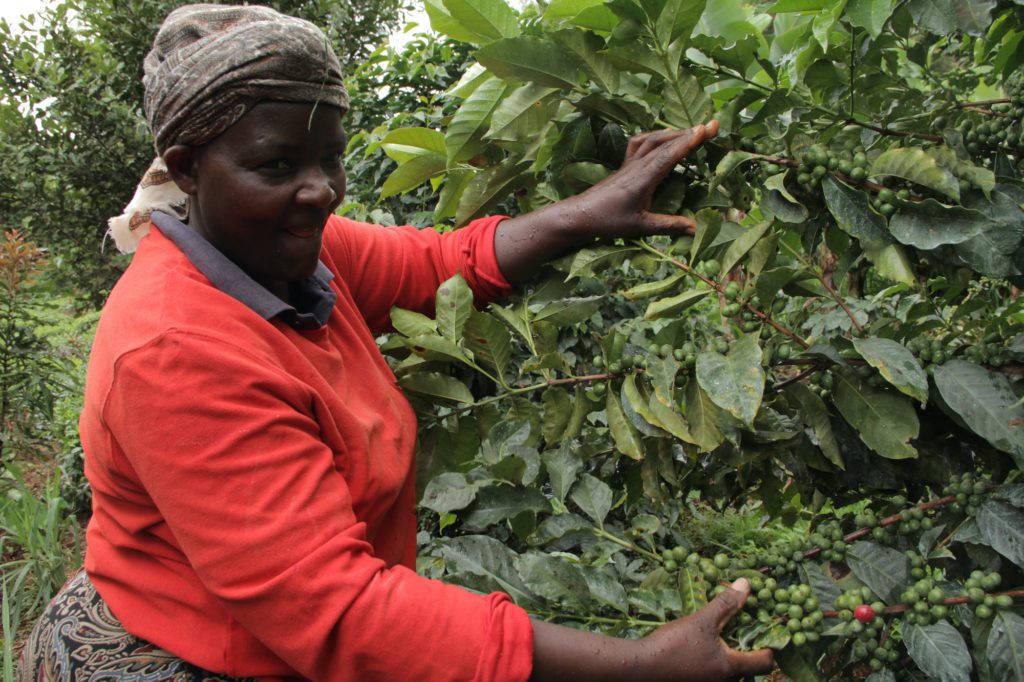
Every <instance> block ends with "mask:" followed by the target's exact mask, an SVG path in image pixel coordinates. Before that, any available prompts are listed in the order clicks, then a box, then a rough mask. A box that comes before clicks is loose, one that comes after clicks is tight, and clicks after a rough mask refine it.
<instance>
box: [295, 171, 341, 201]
mask: <svg viewBox="0 0 1024 682" xmlns="http://www.w3.org/2000/svg"><path fill="white" fill-rule="evenodd" d="M337 199H338V192H337V190H336V189H335V188H334V186H333V183H332V182H331V178H330V176H328V175H326V174H325V173H323V172H311V173H309V174H307V176H306V177H305V178H304V179H303V182H302V186H301V187H299V190H298V192H297V193H296V195H295V200H296V201H297V202H298V203H300V204H305V205H308V206H316V207H317V208H328V207H330V206H331V205H332V204H333V203H334V202H335V201H337Z"/></svg>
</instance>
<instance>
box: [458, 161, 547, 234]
mask: <svg viewBox="0 0 1024 682" xmlns="http://www.w3.org/2000/svg"><path fill="white" fill-rule="evenodd" d="M529 166H530V162H529V161H527V160H523V159H516V157H514V156H510V157H508V158H507V159H505V160H504V161H503V162H501V163H500V164H498V165H497V166H491V167H490V168H488V169H487V170H485V171H481V172H479V173H477V174H476V176H475V177H474V178H473V179H472V180H471V181H470V183H469V186H468V187H467V188H466V191H465V192H463V194H462V199H460V200H459V208H458V209H457V210H456V212H455V224H456V225H464V224H466V223H467V222H469V221H470V220H472V219H474V218H478V217H480V216H481V215H483V214H484V213H486V212H487V211H488V210H490V209H491V208H492V207H494V206H495V205H496V204H498V203H499V202H500V201H501V200H502V199H504V198H505V197H506V196H508V195H509V193H511V192H512V191H513V190H514V189H515V188H516V187H518V186H520V185H522V184H523V183H525V182H526V181H527V178H526V177H524V176H523V172H524V171H525V170H526V169H527V168H529Z"/></svg>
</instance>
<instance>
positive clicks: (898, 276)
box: [0, 0, 1024, 680]
mask: <svg viewBox="0 0 1024 682" xmlns="http://www.w3.org/2000/svg"><path fill="white" fill-rule="evenodd" d="M172 5H173V3H165V2H141V1H140V2H136V1H134V0H130V1H129V2H121V3H111V2H105V1H104V2H89V3H84V2H64V3H60V4H58V5H56V6H55V8H54V10H53V11H52V12H50V13H48V14H47V15H46V16H45V17H44V18H43V20H42V21H41V22H40V23H39V24H38V25H37V27H36V28H35V29H31V30H28V31H26V32H22V33H20V34H15V33H14V32H13V31H11V30H10V28H9V27H6V26H0V45H2V48H0V88H2V90H0V92H2V95H0V215H2V216H3V219H4V221H5V227H17V228H20V230H21V232H20V233H19V234H18V235H15V236H8V238H7V239H8V242H9V243H10V242H11V240H21V241H20V243H23V244H31V246H30V248H31V249H45V254H46V257H47V261H48V264H47V265H45V266H43V265H42V264H41V263H38V262H37V264H36V268H37V273H36V284H35V285H34V287H36V288H35V289H34V290H32V293H31V295H30V296H29V295H28V294H26V295H25V296H24V297H21V296H20V295H19V298H18V299H17V304H18V305H23V306H24V307H23V308H22V309H21V311H22V312H19V313H18V314H17V317H18V319H19V323H18V325H16V328H18V329H25V330H28V331H27V332H24V334H28V336H23V337H20V338H29V336H31V337H32V338H34V339H35V341H34V342H33V343H36V342H38V343H42V344H43V345H37V346H35V348H36V350H35V351H33V352H34V353H35V354H34V355H20V356H18V361H19V362H22V361H26V362H27V361H32V362H36V361H41V359H45V358H50V357H54V356H60V357H63V358H65V359H66V362H67V363H69V364H66V365H65V369H64V370H61V371H60V372H59V373H58V374H59V376H60V377H61V379H62V381H61V382H60V383H61V388H60V389H59V390H57V391H51V393H52V394H53V395H51V397H45V392H44V393H41V394H40V395H41V396H44V397H42V398H39V399H36V398H31V399H30V400H29V399H28V398H29V396H30V395H31V394H30V393H25V392H22V393H19V394H18V395H19V397H20V399H25V400H24V402H25V404H27V405H29V406H30V408H31V409H28V410H27V411H26V410H25V409H23V410H22V411H21V412H19V414H21V415H23V416H24V417H25V419H23V420H22V421H20V422H19V433H26V434H27V433H33V431H32V429H31V428H27V427H26V428H22V426H23V425H28V426H31V424H33V423H35V424H40V423H51V422H52V424H53V428H52V429H51V431H50V432H49V433H48V434H43V433H41V432H34V433H36V436H38V438H37V437H36V436H33V438H36V441H35V442H36V443H48V444H49V445H48V449H47V448H45V447H43V448H42V449H41V450H39V451H41V452H49V453H51V455H52V453H58V454H59V457H60V458H61V462H62V466H63V467H64V468H65V469H66V471H67V472H68V473H67V475H65V476H63V477H62V479H61V480H59V481H57V479H54V481H51V483H50V484H49V487H48V488H46V487H45V486H42V487H43V488H44V489H43V490H39V488H40V487H41V486H39V485H38V484H37V485H35V486H34V489H31V488H30V489H27V492H28V493H29V494H25V493H26V490H22V489H21V488H19V487H18V486H19V485H20V484H18V483H16V482H13V481H12V482H11V483H10V484H9V485H8V491H9V494H8V495H7V497H6V498H5V499H6V500H8V502H6V503H5V504H4V505H3V506H0V521H2V525H3V526H4V527H5V529H8V530H6V534H5V543H6V544H5V545H4V547H3V548H2V551H0V557H2V558H3V560H4V562H5V566H4V576H5V578H4V585H5V587H7V588H8V589H7V591H6V592H5V595H4V596H5V600H4V601H5V609H4V613H5V619H4V633H5V638H4V642H5V647H6V650H5V656H6V660H8V661H9V660H10V658H9V653H10V645H11V636H10V632H11V631H12V628H16V627H17V621H18V620H19V617H20V615H22V614H30V613H31V611H32V608H33V605H36V604H38V603H39V599H40V598H41V599H43V600H45V597H39V596H38V595H42V594H46V593H47V590H48V589H52V587H48V586H49V585H52V584H53V583H52V580H51V578H50V577H49V576H52V575H56V574H57V573H58V572H60V571H62V570H63V567H62V564H61V560H62V559H61V557H67V552H66V550H68V549H69V548H71V549H73V545H74V543H73V542H69V541H68V540H67V537H68V535H67V532H66V530H62V529H61V528H60V524H59V523H58V524H54V523H50V522H48V523H45V524H43V523H35V522H32V521H31V519H34V518H35V519H40V518H51V517H50V516H48V514H54V513H55V514H56V517H53V518H63V516H62V513H61V510H62V509H64V508H66V506H67V503H66V501H67V500H74V501H75V504H79V503H80V502H81V501H83V500H84V499H86V498H85V494H86V493H87V491H86V490H85V486H84V483H83V482H82V480H81V477H80V462H79V454H80V449H77V448H78V446H77V439H76V438H75V436H74V426H73V425H74V420H75V418H76V417H77V414H76V412H77V406H76V402H75V401H76V399H77V396H78V395H80V386H79V385H78V382H80V380H81V379H80V377H81V364H80V363H81V357H82V354H81V353H80V350H81V349H82V348H83V347H84V345H85V344H87V342H88V336H89V334H90V329H91V324H92V322H93V321H94V319H95V318H94V313H93V312H92V311H93V310H94V309H95V306H96V305H97V304H98V303H100V302H101V301H102V299H103V298H104V296H105V292H106V291H107V290H108V288H109V286H110V285H111V283H112V282H113V280H114V279H115V278H116V275H117V273H118V272H119V270H120V268H122V267H123V265H124V261H123V260H121V259H120V258H119V257H116V256H112V255H111V253H110V252H109V251H108V252H106V253H101V252H99V251H98V250H97V249H96V245H97V244H98V243H99V242H100V238H101V236H102V233H103V231H104V229H105V221H106V218H107V217H108V216H109V215H111V214H112V213H114V212H116V211H117V210H118V209H119V208H120V207H121V206H122V205H123V204H124V202H125V201H126V200H127V199H128V198H129V197H130V195H131V193H132V191H133V190H134V184H135V182H136V181H137V179H138V176H139V174H140V173H141V171H142V170H143V169H144V168H145V166H146V165H147V164H148V162H149V159H150V157H151V153H152V152H151V147H150V142H149V141H148V139H147V137H146V133H145V127H144V123H143V121H142V119H141V115H140V110H139V101H140V97H139V93H138V87H139V86H138V79H139V75H140V73H141V58H142V56H143V55H144V53H145V51H146V49H148V46H149V44H150V42H151V36H152V32H153V31H154V30H155V27H156V26H157V24H158V22H159V20H160V18H161V17H162V16H163V15H164V14H165V13H166V11H167V9H168V8H169V7H171V6H172ZM280 7H281V8H282V9H284V10H285V11H289V12H292V13H296V14H299V15H300V16H305V17H306V18H310V19H311V20H313V21H315V22H317V23H318V24H320V25H321V26H324V27H326V28H328V30H329V31H330V34H331V36H332V39H333V40H335V41H336V45H337V46H338V47H339V48H340V49H341V51H342V52H343V53H344V54H346V55H348V58H349V59H351V60H359V61H360V63H361V65H360V66H358V67H355V66H354V64H353V65H352V68H350V69H349V70H350V71H351V73H352V76H351V78H350V81H349V85H350V90H351V91H352V94H353V113H352V114H351V115H350V118H349V123H348V130H349V134H350V145H349V152H350V154H349V169H350V195H349V201H348V203H347V204H346V206H344V207H343V208H342V210H343V211H344V212H347V213H348V214H350V215H353V216H355V217H359V218H369V219H372V220H374V221H377V222H381V223H390V222H408V223H413V224H417V225H426V224H430V223H440V224H445V225H449V224H452V225H460V224H462V223H464V222H466V221H467V220H469V219H471V218H473V217H475V216H478V215H482V214H484V213H487V212H505V213H509V212H514V211H525V210H530V209H532V208H536V207H538V206H541V205H544V204H546V203H549V202H551V201H555V200H557V199H559V198H562V197H565V196H569V195H571V194H575V193H577V192H580V191H584V190H586V189H587V188H589V187H590V186H592V185H594V184H595V183H597V182H598V181H599V180H600V179H601V178H603V177H605V176H606V175H607V174H609V173H610V172H612V170H613V169H614V168H616V167H617V166H618V164H619V162H620V161H621V159H622V155H623V153H624V148H625V143H626V140H627V138H628V136H629V135H631V134H635V133H637V132H640V131H642V130H647V129H651V128H656V127H661V126H666V125H668V126H687V125H691V124H694V123H697V122H701V121H704V120H707V119H708V118H709V117H711V116H714V117H715V118H717V119H718V120H719V121H720V123H721V127H722V132H721V134H720V135H719V137H718V139H716V140H715V141H714V142H713V143H709V144H707V145H705V148H704V149H703V150H702V151H701V152H700V153H698V154H697V155H695V156H694V158H692V159H690V160H688V161H687V162H686V163H685V164H682V165H680V166H679V167H678V168H677V169H676V171H675V172H674V173H673V175H672V176H671V177H670V178H669V179H668V180H667V181H666V182H665V183H664V185H663V186H662V187H661V188H660V190H659V192H658V195H657V199H656V203H657V207H658V208H659V209H660V210H664V211H669V212H687V213H688V214H690V215H692V216H694V217H695V219H696V220H697V223H698V230H697V233H696V234H695V235H694V236H693V237H692V238H684V239H680V240H674V241H673V240H668V239H651V240H647V241H644V242H637V243H608V244H594V245H592V246H590V247H588V248H586V249H584V250H582V251H580V252H579V253H577V254H573V255H569V256H567V257H565V258H563V259H561V260H559V261H557V262H556V263H554V264H553V265H552V267H551V268H550V269H549V270H547V271H546V272H544V273H541V274H540V276H538V278H537V280H536V281H535V282H534V283H533V284H532V285H531V286H529V287H527V288H526V289H525V290H524V292H523V294H522V295H521V296H520V297H517V298H516V299H514V300H512V301H508V302H504V303H502V304H501V305H493V306H491V307H490V308H488V309H487V310H474V309H473V308H472V306H471V298H470V297H469V296H468V292H467V291H466V288H465V285H464V283H463V282H461V281H460V280H459V279H454V280H452V281H450V282H448V283H446V284H445V285H444V287H442V289H441V291H440V292H439V297H438V306H437V315H436V319H430V318H426V317H423V316H421V315H417V314H415V313H411V312H409V311H401V310H395V311H394V312H393V322H394V327H395V329H396V330H397V333H396V334H394V335H391V336H390V337H389V338H387V339H382V348H383V349H384V350H385V352H386V353H388V354H389V356H390V357H391V359H392V361H393V366H394V369H395V371H396V374H397V375H398V376H399V378H400V381H401V383H402V385H403V387H404V388H405V389H406V390H407V392H408V394H409V396H410V398H411V399H412V400H413V401H414V404H415V405H416V406H417V408H418V410H419V412H420V414H421V418H422V429H421V433H420V452H421V453H422V457H421V475H420V482H421V486H422V488H423V500H422V503H423V510H424V511H423V513H422V515H421V519H422V528H423V531H422V532H421V534H420V544H421V556H422V559H421V562H420V569H421V571H422V572H423V573H425V574H427V575H433V576H437V577H444V578H446V579H448V580H451V581H454V582H457V583H460V584H463V585H466V586H468V587H470V588H473V589H479V590H491V589H500V590H503V591H506V592H508V593H509V594H511V595H512V596H513V598H515V599H516V600H517V601H519V602H520V603H521V604H523V605H524V606H526V607H527V608H528V609H529V610H530V611H531V612H533V613H535V614H537V615H539V616H541V617H546V618H550V619H552V620H556V621H559V622H564V623H569V624H575V625H578V626H580V627H589V628H595V629H601V630H604V631H607V632H610V633H614V634H624V635H639V634H641V633H643V632H645V631H647V630H648V629H650V628H651V627H654V626H656V625H657V624H659V623H661V622H664V621H665V620H666V619H668V618H672V617H676V616H678V615H681V614H685V613H688V612H691V611H693V610H695V609H697V608H699V607H700V606H701V605H702V604H703V603H704V602H705V601H706V600H707V599H708V598H709V597H710V596H712V595H713V593H714V591H715V590H716V589H720V587H718V583H719V581H720V580H724V579H731V578H733V577H735V576H737V575H747V576H748V577H750V578H751V579H752V580H753V581H754V582H755V587H756V588H757V589H756V591H755V597H754V599H752V600H751V603H750V605H749V607H748V609H747V610H746V612H745V614H743V616H741V617H740V618H739V619H737V622H736V623H735V624H734V626H733V628H732V629H731V630H730V632H729V636H730V637H731V638H732V639H733V641H734V642H735V643H737V644H738V645H741V646H762V645H771V646H774V647H776V648H777V650H778V657H777V658H778V660H779V662H780V663H781V664H782V665H783V667H784V669H785V671H786V672H787V673H788V674H789V675H790V676H791V677H792V678H794V679H799V680H804V679H806V680H814V679H849V678H851V677H853V678H861V677H868V676H870V677H871V679H874V680H889V679H926V678H934V679H942V680H966V679H981V680H1003V679H1018V678H1024V654H1022V653H1021V651H1022V650H1021V647H1020V644H1019V643H1020V642H1021V641H1022V639H1024V620H1022V617H1021V609H1020V607H1019V606H1015V605H1014V604H1016V603H1017V602H1015V601H1014V599H1015V598H1017V597H1020V596H1021V594H1022V593H1021V591H1020V588H1021V587H1022V581H1024V576H1022V572H1021V567H1022V566H1024V555H1022V554H1021V547H1022V546H1024V544H1022V542H1024V537H1022V534H1024V530H1022V529H1024V522H1022V521H1024V519H1022V514H1024V511H1022V507H1024V496H1022V494H1021V492H1020V487H1019V483H1017V482H1016V481H1017V478H1018V476H1019V474H1018V472H1019V470H1020V466H1021V463H1022V460H1021V458H1022V455H1024V436H1022V425H1024V414H1022V411H1024V407H1022V404H1024V403H1022V401H1021V386H1020V381H1019V377H1020V375H1021V374H1022V370H1021V366H1022V363H1021V360H1022V354H1024V337H1022V336H1020V334H1021V332H1022V331H1024V329H1022V328H1021V322H1022V317H1021V314H1022V311H1021V304H1020V302H1019V301H1020V299H1019V296H1018V290H1017V286H1019V284H1020V282H1019V280H1020V278H1021V276H1022V274H1024V273H1022V268H1024V258H1022V255H1024V250H1022V244H1021V242H1022V239H1024V212H1022V210H1021V204H1022V202H1024V185H1022V183H1021V179H1020V175H1021V166H1020V164H1021V153H1022V148H1024V144H1022V142H1021V134H1022V130H1021V119H1022V116H1024V84H1022V83H1021V78H1022V77H1021V76H1020V72H1021V62H1022V61H1024V49H1022V48H1021V42H1022V40H1024V6H1022V4H1021V3H1020V2H1019V0H981V1H980V2H979V1H974V2H967V1H964V0H846V1H843V0H780V1H778V2H747V3H742V2H739V1H738V0H725V1H723V2H717V1H716V2H708V3H704V2H700V1H699V0H698V1H697V2H689V1H683V0H611V1H610V2H607V3H605V2H601V1H600V0H556V1H555V2H551V3H545V4H540V5H528V6H526V8H525V9H523V10H521V11H520V10H516V9H513V8H512V7H510V6H508V5H506V4H505V3H504V2H502V1H501V0H429V1H428V2H427V3H426V8H427V11H428V13H429V15H430V17H431V21H432V25H433V27H434V28H435V30H436V31H437V32H438V34H439V35H437V36H433V37H422V38H420V39H417V40H414V41H412V42H411V43H409V45H408V46H407V47H406V48H405V49H403V50H401V51H396V50H392V49H390V48H386V47H383V48H379V49H372V46H373V45H374V44H376V43H378V42H379V38H380V37H382V36H383V35H384V34H385V33H386V32H387V30H388V29H389V28H390V27H392V26H394V22H393V20H391V19H390V17H393V16H396V15H395V14H394V9H395V7H396V5H394V4H389V3H388V2H384V3H372V4H369V5H366V6H362V5H356V4H351V5H342V4H338V3H333V2H330V3H329V2H305V3H286V4H285V5H280ZM351 36H366V40H365V41H362V42H360V41H352V40H351V39H350V37H351ZM12 235H13V233H12ZM42 253H43V252H42V251H40V254H42ZM39 268H45V270H40V269H39ZM54 287H60V290H64V291H66V290H68V289H69V288H71V289H72V290H73V291H75V292H76V293H77V296H76V297H75V299H74V302H75V304H76V305H75V306H73V309H72V310H71V311H70V312H68V310H67V308H66V307H64V306H62V305H43V306H42V307H39V304H40V303H41V302H43V301H45V300H46V299H47V297H52V295H53V293H54V291H56V290H57V289H55V288H54ZM82 311H84V314H81V313H82ZM33 316H36V317H33ZM38 316H41V318H39V319H37V318H38ZM68 320H73V321H68ZM12 338H14V337H13V336H12ZM44 341H45V343H43V342H44ZM53 349H60V350H59V352H56V353H55V352H54V350H53ZM10 357H14V356H13V355H11V356H10ZM5 366H7V365H5ZM42 371H43V370H39V371H38V372H35V371H34V372H30V373H29V376H35V377H36V381H37V383H38V384H39V385H42V386H44V387H51V386H56V385H57V384H56V383H52V382H50V381H49V380H48V379H45V380H44V378H45V377H46V376H47V375H45V374H43V373H42ZM68 377H72V378H70V379H68ZM74 377H77V378H74ZM40 410H42V411H40ZM46 410H51V411H52V414H53V417H52V419H51V418H50V417H49V414H50V413H48V412H47V411H46ZM30 415H35V416H30ZM38 415H44V417H45V418H44V419H40V417H39V416H38ZM4 429H5V442H9V440H10V436H9V433H10V431H9V427H8V426H7V424H6V423H5V426H4ZM26 442H27V441H26ZM33 447H35V448H37V449H38V448H40V447H42V446H33ZM61 485H62V486H63V494H62V495H59V494H58V493H57V490H58V488H56V487H55V486H61ZM54 510H56V512H55V511H54ZM26 519H28V520H29V521H27V522H26V521H25V520H26ZM29 528H35V529H47V530H46V531H45V532H39V533H36V534H32V533H30V532H28V531H27V530H26V529H29ZM8 537H9V538H11V539H10V540H7V539H6V538H8ZM63 560H65V561H66V560H67V559H63ZM26 561H28V562H29V563H31V564H32V566H33V568H32V569H25V568H24V566H26V565H28V564H27V563H17V562H26ZM12 562H14V563H12ZM71 562H72V563H73V559H72V560H71ZM23 570H24V571H26V572H25V573H24V574H22V573H21V571H23ZM29 574H31V575H32V576H34V577H32V578H28V577H27V576H28V575H29ZM16 575H24V576H26V577H24V578H15V577H9V576H16ZM12 581H18V582H17V584H15V582H12ZM26 581H28V582H26ZM58 582H59V581H58ZM27 585H32V586H34V588H33V589H28V588H27V587H26V586H27ZM36 588H37V591H36ZM936 590H938V592H936ZM862 607H869V608H871V610H872V612H871V613H870V614H866V613H865V612H864V611H863V608H862ZM796 609H799V611H797V610H796ZM855 612H856V615H855ZM12 614H13V618H12ZM862 617H863V618H864V620H863V621H862V620H861V618H862ZM12 623H13V625H12Z"/></svg>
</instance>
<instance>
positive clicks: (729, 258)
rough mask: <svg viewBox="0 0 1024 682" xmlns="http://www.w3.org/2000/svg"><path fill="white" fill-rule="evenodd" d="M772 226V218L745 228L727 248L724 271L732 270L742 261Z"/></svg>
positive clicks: (723, 259)
mask: <svg viewBox="0 0 1024 682" xmlns="http://www.w3.org/2000/svg"><path fill="white" fill-rule="evenodd" d="M771 226H772V223H771V221H770V220H766V221H764V222H761V223H758V224H757V225H753V226H751V227H748V228H747V229H746V230H744V231H743V232H742V233H741V234H740V236H738V237H736V239H734V240H733V242H732V244H729V248H728V249H726V250H725V255H723V256H722V272H723V273H726V272H729V271H731V270H732V269H733V268H734V267H736V264H737V263H739V262H740V259H741V258H743V257H744V256H746V255H747V252H748V251H750V250H751V249H752V248H754V245H755V244H757V243H758V242H759V241H760V240H761V237H763V236H764V233H765V232H767V231H768V228H769V227H771Z"/></svg>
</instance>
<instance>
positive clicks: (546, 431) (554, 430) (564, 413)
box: [540, 386, 572, 443]
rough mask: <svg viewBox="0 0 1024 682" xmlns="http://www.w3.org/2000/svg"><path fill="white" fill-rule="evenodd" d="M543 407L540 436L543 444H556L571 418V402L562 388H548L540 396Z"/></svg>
mask: <svg viewBox="0 0 1024 682" xmlns="http://www.w3.org/2000/svg"><path fill="white" fill-rule="evenodd" d="M540 400H541V403H542V404H543V405H544V416H543V418H542V419H541V434H542V435H543V436H544V442H546V443H557V442H559V441H560V440H562V434H563V433H564V432H565V427H566V425H567V424H568V423H569V418H570V417H571V416H572V400H571V399H570V398H569V394H568V392H566V390H565V389H564V388H559V387H558V386H549V387H548V388H547V389H546V390H545V391H544V392H543V393H541V396H540Z"/></svg>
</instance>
